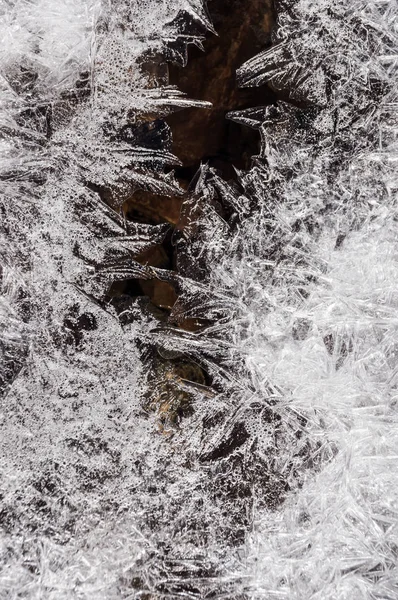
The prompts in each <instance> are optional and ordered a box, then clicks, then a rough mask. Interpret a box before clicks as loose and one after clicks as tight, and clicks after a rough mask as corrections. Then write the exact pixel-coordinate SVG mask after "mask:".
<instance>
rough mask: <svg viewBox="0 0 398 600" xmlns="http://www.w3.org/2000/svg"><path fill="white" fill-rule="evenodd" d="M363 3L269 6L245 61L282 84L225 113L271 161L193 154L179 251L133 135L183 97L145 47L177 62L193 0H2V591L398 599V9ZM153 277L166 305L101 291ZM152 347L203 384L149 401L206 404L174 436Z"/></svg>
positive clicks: (155, 166) (164, 158) (199, 11)
mask: <svg viewBox="0 0 398 600" xmlns="http://www.w3.org/2000/svg"><path fill="white" fill-rule="evenodd" d="M346 4H347V3H344V2H342V1H341V2H337V3H333V6H332V5H331V3H330V2H326V1H322V0H318V1H317V2H304V1H300V2H293V1H288V2H282V3H280V7H279V14H278V27H277V29H276V32H275V36H276V37H275V43H274V46H273V48H272V49H271V50H268V51H266V52H265V53H262V54H260V55H259V56H258V57H255V58H253V59H252V60H250V61H249V62H248V63H246V64H245V65H243V66H242V68H241V69H240V71H239V72H238V81H239V83H240V84H241V85H259V84H262V83H263V82H265V81H267V82H269V83H270V84H271V85H272V86H273V87H274V88H275V89H276V90H278V91H282V92H283V93H284V94H285V96H284V97H285V100H286V99H289V100H290V101H291V102H286V101H285V102H280V103H278V104H277V105H275V106H272V107H260V108H255V107H253V109H248V110H246V111H239V112H235V113H232V114H230V115H229V117H230V118H232V119H234V120H235V121H237V122H239V123H241V124H242V125H243V126H250V127H254V128H256V129H258V130H259V133H260V135H261V141H262V144H261V151H260V155H259V156H258V157H257V158H255V159H254V161H253V166H252V168H251V169H250V170H249V171H248V172H244V173H243V172H242V173H239V177H238V182H237V183H231V182H226V181H224V180H223V179H222V178H221V177H220V175H219V174H218V173H217V172H215V171H214V170H212V169H210V168H209V167H207V166H206V165H203V166H202V167H201V169H200V172H199V173H198V175H197V178H196V181H195V182H194V184H195V189H194V191H193V192H192V194H191V195H190V196H189V197H188V198H187V200H186V203H185V206H184V214H183V217H182V222H183V223H184V227H183V228H181V227H180V228H177V230H176V232H175V234H174V243H175V244H176V246H177V250H178V265H177V267H178V272H170V271H162V270H160V269H153V268H150V267H148V266H146V265H145V264H141V262H140V261H139V260H136V258H137V256H139V254H140V252H142V251H143V250H145V249H147V248H148V247H149V246H150V245H151V244H157V243H159V242H160V241H161V240H162V239H163V237H164V235H166V228H165V227H163V226H162V225H161V226H153V225H152V226H150V225H142V224H141V225H140V224H134V223H131V222H126V220H125V219H124V218H123V216H121V215H122V213H121V211H119V207H120V204H121V203H122V202H123V200H124V198H126V197H128V196H129V194H131V193H133V192H134V190H136V189H144V190H149V191H150V192H153V193H156V194H159V193H163V194H165V195H167V194H173V195H174V194H179V193H181V191H180V190H179V189H178V186H177V184H176V182H175V180H174V178H173V176H172V175H170V174H167V173H166V171H167V170H168V166H169V165H172V164H173V163H176V161H177V159H175V158H174V157H173V156H172V155H171V154H170V145H169V142H168V140H167V138H166V139H165V138H164V137H161V136H160V139H161V141H160V143H158V144H157V145H156V148H155V147H153V146H152V147H148V146H146V145H145V144H143V143H142V130H143V127H144V128H145V124H146V123H148V122H153V118H154V115H155V116H156V117H157V118H161V117H162V116H163V115H164V114H167V112H168V111H170V110H172V109H174V108H181V107H183V106H184V105H187V104H188V105H189V101H187V100H186V99H185V98H184V97H183V96H181V94H180V93H179V92H178V90H176V89H174V88H171V87H170V86H169V85H168V82H167V78H165V79H164V80H163V81H162V68H161V66H160V68H159V71H158V72H157V73H156V77H155V79H156V80H157V82H156V85H155V87H153V77H152V75H150V74H148V73H146V72H145V69H144V68H143V65H144V64H145V62H146V61H148V57H150V60H151V61H152V63H153V62H156V60H157V59H155V58H154V57H159V56H161V57H163V58H162V59H160V65H161V62H162V60H164V59H166V60H179V61H180V62H181V63H182V64H184V63H185V61H186V44H187V43H190V42H193V41H195V40H196V41H197V39H196V38H195V36H193V35H190V34H189V27H188V31H186V30H184V27H185V26H186V24H187V23H189V22H190V20H192V19H193V20H195V21H196V22H197V23H199V25H200V26H201V27H210V25H209V22H208V19H207V16H206V12H205V11H204V10H203V7H202V5H201V3H199V2H182V1H181V2H177V1H174V2H160V1H151V2H146V3H140V2H132V3H126V4H124V3H123V4H121V3H115V4H114V5H112V4H110V5H109V4H108V3H106V4H105V3H104V5H102V4H100V3H99V2H98V3H97V2H77V1H75V2H68V3H66V2H62V3H55V4H54V3H51V4H50V3H48V2H44V1H42V2H36V3H31V4H29V5H26V4H21V3H13V4H9V3H8V4H7V5H6V6H5V8H4V10H3V13H4V15H6V18H5V19H4V23H5V25H3V27H4V29H5V37H6V39H8V40H9V44H8V45H7V46H5V47H4V50H3V51H4V52H5V54H4V60H2V65H3V67H2V88H1V102H2V113H1V119H2V124H1V131H2V147H3V149H4V152H3V157H2V165H1V186H2V198H3V200H2V215H3V222H2V238H1V253H2V285H3V288H2V293H3V296H2V301H1V305H0V306H1V319H2V321H1V324H2V326H1V335H2V337H1V342H2V349H3V352H4V361H3V365H4V368H3V370H2V384H3V391H4V397H3V401H2V419H3V420H2V425H1V426H2V437H1V440H2V441H1V452H2V456H3V457H4V458H6V459H7V460H4V461H3V465H4V466H3V471H2V489H3V492H2V497H1V503H2V505H1V518H2V527H3V531H4V534H3V536H2V556H1V560H2V562H3V565H4V568H3V571H2V575H1V578H0V585H1V587H0V589H1V593H2V594H3V595H4V597H21V598H35V597H37V598H54V599H57V600H58V599H59V598H68V599H69V598H90V599H91V598H92V599H94V598H95V599H97V598H104V599H109V598H115V599H116V598H129V597H131V598H142V597H144V598H151V599H152V598H156V599H162V598H179V597H190V598H205V597H208V598H230V599H231V600H232V599H238V598H239V599H243V598H244V599H245V600H246V599H252V598H253V599H257V598H261V599H267V600H268V599H269V598H286V599H290V598H298V599H299V598H300V599H301V598H319V599H324V598H325V599H326V598H330V599H332V598H333V599H334V598H347V599H348V598H350V599H351V598H369V599H370V598H377V597H379V598H395V597H396V595H397V578H396V563H397V556H396V552H397V547H398V543H397V514H396V505H397V492H396V489H397V487H398V486H397V483H398V482H397V474H396V469H394V462H395V460H396V448H397V434H396V431H397V428H396V420H397V419H396V389H395V388H396V383H395V375H396V342H395V337H396V316H395V312H396V292H395V280H396V276H397V263H396V250H397V248H396V244H397V238H396V233H395V221H396V193H397V176H396V167H395V164H396V163H395V158H396V131H397V129H398V127H397V123H396V114H395V109H396V106H397V98H396V90H395V84H396V60H397V59H396V56H397V43H396V40H397V8H396V6H395V4H393V3H392V2H388V1H386V2H384V1H382V2H380V1H377V2H376V1H375V0H374V1H371V2H366V3H364V2H359V1H358V2H357V1H355V2H352V3H350V5H349V6H347V5H346ZM43 16H45V18H43ZM69 42H70V46H68V44H69ZM289 94H290V95H289ZM287 95H289V96H287ZM297 104H299V106H300V108H298V107H297V106H296V105H297ZM101 198H105V199H106V200H107V202H104V201H103V200H102V199H101ZM153 277H156V278H158V279H161V280H163V281H166V282H168V283H169V284H170V285H172V286H173V287H174V288H175V289H176V291H177V294H178V300H177V302H176V303H175V305H174V307H173V309H172V311H171V314H170V318H169V322H168V323H166V324H165V323H162V322H160V323H157V322H155V320H154V318H153V317H148V316H147V317H145V316H143V315H142V313H141V310H140V306H139V304H134V303H133V302H130V303H128V305H127V307H126V306H124V307H123V311H122V312H120V307H119V308H118V307H117V306H115V305H114V304H113V303H112V302H109V297H108V293H109V289H110V286H111V285H112V283H113V282H115V281H120V280H123V279H145V278H149V279H151V278H153ZM189 320H191V321H194V322H195V323H196V324H197V330H196V331H194V332H193V331H190V330H188V329H187V328H186V327H184V323H186V322H188V321H189ZM151 345H152V346H154V347H155V348H157V349H158V351H159V353H160V354H161V356H163V357H176V356H177V357H185V358H186V359H187V360H188V359H189V360H190V361H191V362H193V363H199V364H200V365H201V366H202V367H203V369H204V370H206V372H207V373H208V376H209V378H211V381H212V386H211V387H210V386H209V385H202V384H198V383H196V382H189V381H186V380H185V379H184V378H181V379H179V380H178V381H173V382H172V383H171V384H170V382H169V383H168V384H167V386H168V387H166V388H164V387H163V388H161V392H160V394H161V395H163V396H164V395H166V400H167V401H164V400H162V401H161V403H160V405H159V403H158V408H159V411H158V412H159V413H161V412H167V413H168V414H169V413H170V412H171V410H170V408H169V406H170V405H171V404H172V402H175V403H176V404H177V405H178V403H180V406H178V409H179V410H180V409H181V403H182V402H184V401H185V398H186V393H187V390H188V391H189V394H190V398H191V399H190V406H189V410H187V411H185V412H184V411H182V414H183V417H182V421H181V423H180V426H179V427H173V424H172V423H169V425H170V429H172V433H173V435H172V436H168V435H160V434H159V431H158V429H159V424H158V420H159V419H158V416H156V415H154V414H153V412H151V411H152V410H153V409H152V408H151V409H150V410H149V412H146V411H147V410H148V402H147V400H146V397H145V396H144V394H143V393H142V392H143V388H144V387H145V385H148V384H145V382H146V374H147V372H148V369H150V368H153V367H151V363H150V362H148V360H147V356H146V352H142V348H143V347H146V346H151ZM163 374H164V375H165V377H166V379H167V377H168V372H167V369H166V371H165V372H163V371H161V373H160V376H163ZM149 385H151V379H149ZM156 393H157V392H156V390H155V395H156ZM181 394H182V396H181ZM184 394H185V395H184ZM163 396H162V397H163ZM181 398H183V400H181ZM156 402H158V401H157V400H156V399H155V401H152V404H151V405H150V406H153V404H155V406H156ZM180 412H181V411H180Z"/></svg>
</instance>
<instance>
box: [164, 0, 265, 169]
mask: <svg viewBox="0 0 398 600" xmlns="http://www.w3.org/2000/svg"><path fill="white" fill-rule="evenodd" d="M272 4H273V3H272V0H249V1H248V0H211V1H210V2H209V5H208V7H209V11H210V14H211V17H212V20H213V24H214V28H215V30H216V31H217V34H218V35H217V36H215V35H209V36H208V38H207V40H206V41H205V42H204V47H205V52H202V51H200V50H199V49H198V48H195V47H191V48H190V50H189V60H188V65H187V66H186V67H185V68H182V67H180V66H177V65H170V66H169V78H170V83H171V84H173V85H177V86H178V87H179V88H180V89H182V90H183V91H184V92H186V93H187V94H188V96H189V97H191V98H195V99H199V100H207V101H209V102H211V103H212V104H213V108H211V109H209V110H203V109H189V110H186V111H183V112H179V113H176V114H174V115H171V116H170V117H168V119H167V121H168V123H169V125H170V126H171V129H172V132H173V152H174V154H176V155H177V156H178V157H179V158H180V160H182V162H183V165H184V167H183V168H182V169H177V175H178V176H180V178H182V179H189V178H190V177H191V176H192V174H193V173H194V171H195V169H196V168H197V167H198V166H199V164H200V162H201V161H209V162H210V164H211V166H214V167H216V168H219V169H220V170H221V171H222V172H223V174H224V175H225V176H226V177H227V178H228V177H233V176H234V175H233V168H232V166H233V165H234V166H236V167H238V168H247V167H248V166H249V163H250V157H251V156H252V155H253V154H256V153H257V151H258V144H259V138H258V133H256V132H255V131H252V130H250V129H246V128H241V127H240V126H239V125H237V124H235V123H232V122H231V121H228V120H226V119H225V115H226V113H227V112H229V111H232V110H239V109H242V108H248V107H253V106H257V105H262V104H269V103H270V102H272V101H273V100H274V94H273V92H272V91H271V90H270V89H269V88H267V87H262V88H248V89H238V87H237V85H236V75H235V73H236V70H237V69H238V67H240V66H241V65H242V63H244V62H245V61H246V60H248V59H249V58H251V57H253V56H254V55H255V54H256V53H257V52H259V51H261V50H263V49H264V48H266V47H267V46H269V45H270V43H271V31H272V27H273V23H274V13H273V6H272Z"/></svg>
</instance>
